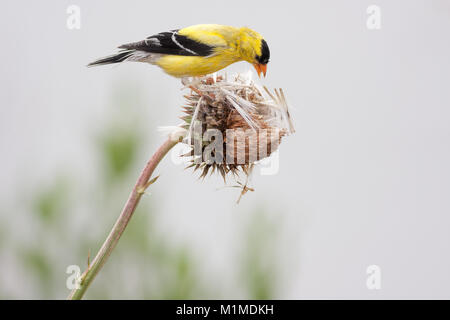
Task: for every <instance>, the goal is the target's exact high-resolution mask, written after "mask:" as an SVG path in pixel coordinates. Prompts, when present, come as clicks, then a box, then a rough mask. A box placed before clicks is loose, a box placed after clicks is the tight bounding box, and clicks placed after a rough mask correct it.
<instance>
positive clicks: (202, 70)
mask: <svg viewBox="0 0 450 320" xmlns="http://www.w3.org/2000/svg"><path fill="white" fill-rule="evenodd" d="M119 49H121V50H120V51H119V52H118V53H117V54H114V55H111V56H108V57H104V58H101V59H99V60H96V61H94V62H92V63H90V64H89V65H88V66H96V65H103V64H111V63H119V62H123V61H139V62H147V63H151V64H154V65H157V66H159V67H160V68H161V69H163V70H164V71H165V72H166V73H168V74H170V75H172V76H174V77H179V78H182V77H196V76H204V75H207V74H210V73H214V72H216V71H219V70H221V69H223V68H225V67H227V66H228V65H230V64H232V63H235V62H238V61H247V62H249V63H251V64H253V66H254V67H255V69H256V72H257V73H258V76H260V75H261V73H262V74H264V76H265V75H266V71H267V63H268V62H269V58H270V51H269V47H268V45H267V42H266V41H265V40H264V39H263V37H262V36H261V35H260V34H259V33H257V32H256V31H253V30H251V29H249V28H246V27H243V28H236V27H230V26H224V25H218V24H199V25H195V26H191V27H187V28H183V29H178V30H172V31H168V32H161V33H158V34H156V35H153V36H150V37H148V38H147V39H145V40H142V41H139V42H133V43H128V44H124V45H121V46H120V47H119Z"/></svg>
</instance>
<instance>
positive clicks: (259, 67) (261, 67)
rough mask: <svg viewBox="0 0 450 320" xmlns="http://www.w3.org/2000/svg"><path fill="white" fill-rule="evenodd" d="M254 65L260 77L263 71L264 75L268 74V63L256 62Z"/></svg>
mask: <svg viewBox="0 0 450 320" xmlns="http://www.w3.org/2000/svg"><path fill="white" fill-rule="evenodd" d="M253 66H254V67H255V69H256V73H257V74H258V77H260V78H261V73H262V74H263V75H264V77H265V76H266V72H267V64H261V63H255V64H253Z"/></svg>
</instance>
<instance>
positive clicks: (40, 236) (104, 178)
mask: <svg viewBox="0 0 450 320" xmlns="http://www.w3.org/2000/svg"><path fill="white" fill-rule="evenodd" d="M137 96H138V95H137V94H132V95H127V94H126V93H123V92H122V93H118V97H117V96H116V97H115V98H114V99H113V101H114V104H113V105H112V106H111V108H113V111H114V110H115V111H114V112H113V114H114V115H113V116H111V119H109V120H108V121H109V123H107V124H106V125H105V127H104V128H103V129H102V131H101V132H100V133H98V132H94V133H93V135H94V136H96V138H95V141H96V143H95V145H96V146H97V148H96V150H97V152H98V154H97V158H98V163H99V167H100V168H101V169H102V170H103V173H104V174H103V175H101V176H99V177H98V179H97V177H96V179H97V180H95V181H97V182H96V184H98V185H94V186H83V185H79V184H80V183H81V182H80V181H79V180H77V179H75V178H74V177H72V178H70V168H68V169H67V170H68V172H65V173H64V174H63V175H62V176H60V177H57V178H53V179H52V180H51V183H49V185H47V186H46V187H43V188H40V189H38V190H35V191H33V192H34V194H32V195H31V196H30V197H25V198H27V199H31V200H30V201H29V203H27V204H25V205H26V207H27V208H28V210H29V212H30V215H29V216H28V218H29V220H30V221H28V222H29V223H30V224H32V225H33V228H34V229H35V231H36V232H35V234H34V235H33V237H34V241H33V242H32V243H21V244H17V245H16V246H14V250H15V253H16V254H17V255H18V256H19V257H20V259H19V261H20V262H19V263H20V264H23V266H25V270H26V271H25V272H26V273H27V276H28V278H29V279H32V280H33V281H32V283H33V284H34V286H35V288H34V291H33V292H35V294H34V295H33V294H31V296H30V297H34V298H40V299H63V298H65V297H66V296H67V294H68V293H69V290H67V288H66V278H67V276H68V275H67V274H65V273H64V271H65V268H66V267H67V265H69V264H70V263H68V261H71V262H74V261H75V262H78V263H79V264H80V267H81V268H82V269H83V268H85V267H86V264H87V255H88V252H89V251H91V259H93V257H94V255H95V254H96V250H98V248H95V247H94V246H100V245H101V242H102V241H103V240H104V239H105V237H106V236H107V232H109V230H110V227H111V226H112V223H113V222H114V219H115V218H116V217H115V216H113V215H99V214H97V213H98V212H116V213H117V214H118V212H119V210H120V208H121V207H122V205H123V202H124V201H125V199H126V196H127V195H128V192H129V190H130V188H131V186H132V185H131V184H130V181H132V180H130V177H131V178H135V175H136V170H139V168H140V167H142V165H143V164H142V163H137V161H136V160H137V158H138V153H139V151H140V150H141V149H142V148H144V146H143V145H144V143H145V142H144V141H143V139H142V138H141V137H142V134H141V132H145V129H146V128H145V127H144V125H143V123H142V122H141V121H139V119H141V118H142V114H137V111H136V109H133V110H135V111H134V112H133V110H130V109H129V105H130V99H133V105H139V104H142V102H140V101H139V99H138V98H136V97H137ZM139 112H142V110H139ZM43 186H45V184H43ZM85 188H90V189H92V190H98V193H96V194H95V195H92V194H89V193H79V194H77V196H76V197H74V196H72V193H73V192H75V190H77V189H81V190H83V189H85ZM83 194H84V198H80V195H83ZM161 201H164V199H162V200H161ZM80 203H82V204H85V206H83V208H86V207H87V208H88V209H86V210H89V211H90V212H89V214H90V215H91V216H93V217H95V218H92V219H90V221H91V222H90V223H91V224H95V225H97V226H100V228H102V229H104V231H103V236H102V237H101V238H98V234H99V233H98V232H94V231H93V229H94V227H93V226H91V225H88V226H87V228H88V229H87V230H86V231H85V232H83V233H82V234H80V238H79V239H71V238H70V237H69V235H67V234H66V232H65V229H66V228H68V227H70V224H71V223H73V222H70V221H72V220H71V219H72V218H73V217H74V215H77V211H76V210H77V209H76V208H78V207H79V206H78V205H79V204H80ZM154 205H155V204H153V202H152V201H141V203H140V205H139V207H138V209H137V210H136V212H135V214H134V216H133V218H132V219H131V221H130V223H129V226H128V228H127V230H126V231H125V233H124V235H123V237H122V238H121V240H120V241H119V243H118V246H117V247H116V249H115V250H114V252H113V254H112V256H111V258H110V260H109V261H108V263H107V264H106V265H105V266H104V268H103V269H102V271H101V272H100V274H99V276H98V277H97V278H96V279H95V281H94V283H93V284H92V286H91V287H90V288H89V290H88V291H87V294H86V298H88V299H109V298H116V299H142V298H144V299H202V298H205V299H208V298H221V297H223V296H224V294H223V293H222V292H221V288H220V287H218V286H217V285H216V284H214V283H207V284H206V283H204V281H203V278H202V275H201V274H200V271H199V270H200V268H199V267H198V266H199V261H198V259H197V257H195V255H193V253H192V250H191V249H190V248H189V247H187V246H181V247H178V246H176V245H173V244H171V243H170V242H169V241H168V240H169V239H168V235H167V234H162V233H161V232H159V231H158V226H157V219H156V217H157V211H158V210H157V208H155V207H153V206H154ZM264 216H265V215H264V212H263V210H255V212H253V214H252V215H250V217H252V218H251V219H250V220H249V222H248V226H247V228H245V229H244V230H243V232H242V235H241V237H242V243H244V244H246V245H245V246H244V247H243V251H242V252H241V255H242V257H241V259H238V261H240V262H242V266H240V267H238V270H241V273H240V275H236V277H235V278H236V287H239V286H244V288H243V289H244V290H243V292H244V295H245V296H244V297H242V298H250V299H270V298H274V292H275V284H276V272H277V270H276V259H274V258H273V255H272V254H271V250H273V248H272V247H271V245H269V244H270V243H271V242H272V240H273V239H274V237H275V235H276V233H275V232H273V230H272V228H273V226H272V225H271V224H270V223H267V221H266V220H265V219H264ZM33 221H34V222H33ZM90 228H92V229H90ZM91 234H93V235H95V237H96V238H95V239H93V238H92V237H91ZM100 234H102V232H100ZM2 237H3V238H5V237H6V236H5V233H4V232H2V228H1V225H0V239H1V238H2ZM7 241H8V239H3V241H2V243H5V242H7ZM50 244H51V245H50ZM66 248H74V250H72V251H67V250H66ZM63 255H64V256H63ZM0 296H2V297H6V298H21V297H20V296H14V295H13V294H9V293H8V292H5V291H2V289H1V286H0ZM227 297H229V295H227ZM230 298H233V297H230Z"/></svg>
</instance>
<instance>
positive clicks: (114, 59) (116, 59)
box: [87, 50, 133, 67]
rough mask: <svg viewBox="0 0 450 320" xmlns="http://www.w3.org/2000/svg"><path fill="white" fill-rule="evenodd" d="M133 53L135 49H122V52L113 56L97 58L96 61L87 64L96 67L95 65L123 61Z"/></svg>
mask: <svg viewBox="0 0 450 320" xmlns="http://www.w3.org/2000/svg"><path fill="white" fill-rule="evenodd" d="M132 54H133V50H126V51H121V52H119V53H116V54H113V55H111V56H107V57H104V58H101V59H98V60H95V61H94V62H91V63H89V64H88V65H87V66H88V67H94V66H101V65H104V64H111V63H119V62H123V61H125V60H126V59H127V58H129V57H130V56H131V55H132Z"/></svg>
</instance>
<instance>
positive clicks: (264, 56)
mask: <svg viewBox="0 0 450 320" xmlns="http://www.w3.org/2000/svg"><path fill="white" fill-rule="evenodd" d="M269 59H270V51H269V46H268V45H267V42H266V40H264V39H262V40H261V55H260V56H256V60H258V62H259V63H261V64H267V63H268V62H269Z"/></svg>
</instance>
